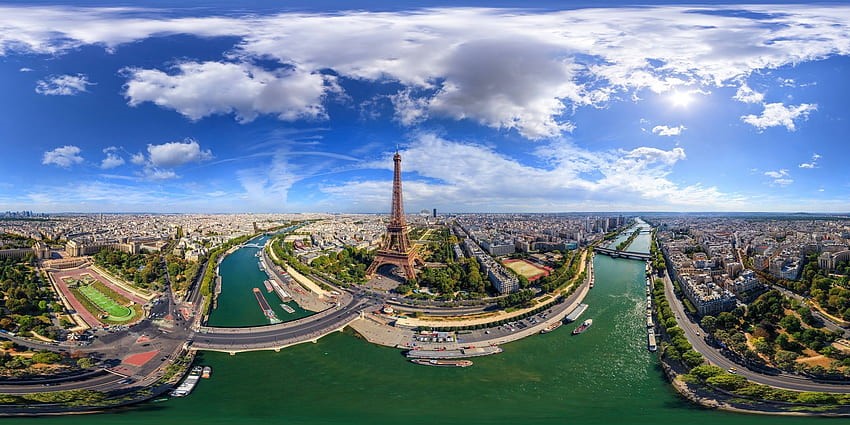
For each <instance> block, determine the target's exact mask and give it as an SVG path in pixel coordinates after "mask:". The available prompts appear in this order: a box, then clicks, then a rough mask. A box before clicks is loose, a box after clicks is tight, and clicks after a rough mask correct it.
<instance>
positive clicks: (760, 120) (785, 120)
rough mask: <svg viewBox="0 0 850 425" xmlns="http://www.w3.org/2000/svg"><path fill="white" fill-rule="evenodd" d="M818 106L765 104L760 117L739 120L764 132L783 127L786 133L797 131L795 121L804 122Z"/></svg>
mask: <svg viewBox="0 0 850 425" xmlns="http://www.w3.org/2000/svg"><path fill="white" fill-rule="evenodd" d="M817 110H818V105H816V104H810V103H801V104H799V105H796V106H795V105H791V106H785V105H784V104H782V103H766V104H765V105H764V110H763V111H762V113H761V115H744V116H742V117H741V120H742V121H744V122H745V123H747V124H750V125H752V126H753V127H755V128H757V129H759V130H760V131H761V130H764V129H766V128H768V127H777V126H784V127H785V128H786V129H788V131H794V130H796V129H797V127H796V125H795V121H797V120H800V119H802V120H806V119H808V117H809V113H810V112H812V111H817Z"/></svg>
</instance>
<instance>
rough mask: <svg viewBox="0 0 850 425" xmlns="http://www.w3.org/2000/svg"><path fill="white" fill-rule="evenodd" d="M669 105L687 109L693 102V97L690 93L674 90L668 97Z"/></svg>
mask: <svg viewBox="0 0 850 425" xmlns="http://www.w3.org/2000/svg"><path fill="white" fill-rule="evenodd" d="M669 99H670V103H671V104H673V106H675V107H677V108H687V107H688V105H690V104H691V102H693V101H694V95H693V93H691V92H687V91H679V90H674V91H673V92H672V93H670V95H669Z"/></svg>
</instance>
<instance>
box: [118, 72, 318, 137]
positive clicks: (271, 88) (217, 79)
mask: <svg viewBox="0 0 850 425" xmlns="http://www.w3.org/2000/svg"><path fill="white" fill-rule="evenodd" d="M124 71H125V73H126V74H127V76H128V81H127V84H126V87H125V92H124V95H125V96H126V97H127V99H128V101H129V104H130V105H131V106H136V105H139V104H141V103H144V102H153V103H155V104H156V105H158V106H161V107H164V108H169V109H173V110H175V111H177V112H179V113H181V114H183V115H185V116H186V117H188V118H189V119H192V120H198V119H201V118H203V117H206V116H209V115H215V114H229V113H233V114H235V115H236V118H237V120H239V121H240V122H250V121H253V120H254V119H255V118H256V117H257V116H258V115H261V114H272V115H276V116H277V117H278V118H279V119H281V120H285V121H294V120H297V119H301V118H306V119H317V118H323V117H325V109H324V107H323V106H322V100H323V99H324V97H325V94H326V91H327V90H328V89H333V78H332V77H329V76H324V75H322V74H321V73H319V72H309V71H304V70H302V69H300V68H294V69H280V70H276V71H266V70H264V69H262V68H259V67H256V66H253V65H249V64H245V63H229V62H183V63H181V64H179V65H177V66H176V69H175V72H173V73H166V72H163V71H160V70H156V69H141V68H128V69H125V70H124Z"/></svg>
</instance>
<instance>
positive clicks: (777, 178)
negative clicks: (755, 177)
mask: <svg viewBox="0 0 850 425" xmlns="http://www.w3.org/2000/svg"><path fill="white" fill-rule="evenodd" d="M764 175H765V176H767V177H770V178H771V179H772V181H771V184H772V185H775V186H788V185H789V184H791V183H794V179H792V178H790V174H789V173H788V170H787V169H784V168H782V169H779V170H772V171H765V172H764Z"/></svg>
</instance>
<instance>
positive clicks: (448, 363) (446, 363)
mask: <svg viewBox="0 0 850 425" xmlns="http://www.w3.org/2000/svg"><path fill="white" fill-rule="evenodd" d="M410 361H411V362H413V363H416V364H421V365H423V366H440V367H469V366H472V360H438V359H411V360H410Z"/></svg>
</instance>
